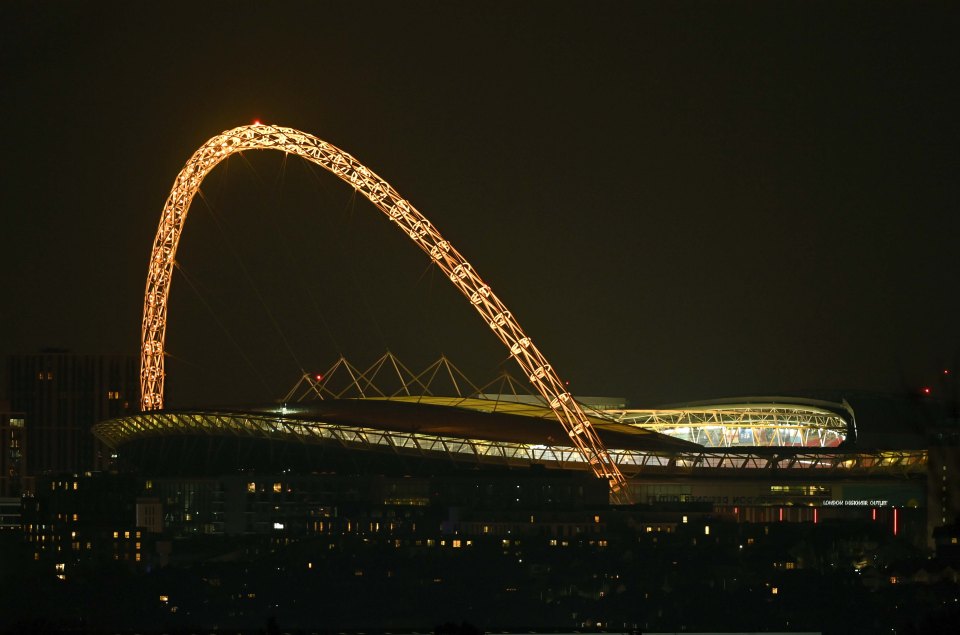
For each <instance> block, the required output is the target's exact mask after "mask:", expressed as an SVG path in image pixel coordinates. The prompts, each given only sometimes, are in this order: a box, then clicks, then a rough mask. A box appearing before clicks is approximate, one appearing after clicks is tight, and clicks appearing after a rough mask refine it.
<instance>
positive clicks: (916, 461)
mask: <svg viewBox="0 0 960 635" xmlns="http://www.w3.org/2000/svg"><path fill="white" fill-rule="evenodd" d="M388 357H389V356H385V358H383V359H381V360H379V361H378V363H377V364H375V365H374V366H371V367H369V368H367V369H359V368H356V367H353V366H352V365H350V364H349V362H347V361H346V360H343V359H341V360H338V362H337V363H336V364H334V366H333V367H331V369H329V370H328V371H327V372H326V373H321V374H318V375H315V376H311V375H305V376H304V377H303V379H302V380H301V382H300V384H298V385H297V386H296V387H295V388H294V389H293V390H292V391H291V392H290V393H289V394H288V395H287V397H286V399H285V400H284V401H282V402H280V403H276V404H269V405H266V406H254V407H244V408H226V409H224V408H218V409H190V410H164V411H155V412H144V413H139V414H134V415H130V416H126V417H120V418H117V419H112V420H109V421H105V422H103V423H100V424H98V425H97V426H96V427H95V429H94V432H95V434H96V436H97V437H98V438H99V439H100V440H101V441H102V442H103V443H105V444H106V445H108V446H109V447H111V448H113V450H114V453H115V458H116V459H117V460H118V461H120V462H121V464H124V463H125V464H126V465H131V466H132V465H135V466H136V467H137V469H138V470H139V471H140V472H141V473H143V474H145V475H147V476H151V477H156V478H159V479H163V478H166V479H173V480H175V481H177V482H181V481H182V480H183V479H191V478H193V479H209V478H211V477H214V476H216V475H226V474H244V473H246V474H287V475H289V474H311V473H312V474H326V475H336V476H337V477H338V478H339V477H343V476H352V477H355V478H360V479H368V480H369V479H374V480H376V479H381V481H382V480H383V479H386V480H387V481H388V482H390V483H393V488H394V492H395V490H396V483H404V482H406V483H410V482H421V483H424V485H423V487H422V488H421V489H420V490H417V492H413V493H409V492H408V494H409V495H404V496H399V497H398V496H396V495H392V494H391V493H390V492H389V491H386V490H383V488H377V487H372V488H368V490H369V491H368V493H367V497H368V500H367V502H368V503H370V504H388V503H390V504H397V502H398V501H400V502H401V503H402V502H403V501H406V503H407V504H409V505H415V506H424V505H436V504H443V505H447V506H453V507H456V506H461V505H464V504H466V503H465V501H466V500H467V499H469V500H470V501H474V499H473V498H470V496H471V495H469V494H467V493H466V490H467V489H470V488H474V489H476V490H479V489H480V488H483V487H485V488H487V490H489V491H490V492H494V491H497V492H499V491H500V488H502V487H507V488H509V489H523V490H524V496H523V501H522V503H523V505H526V506H531V505H532V506H533V507H537V506H540V507H543V506H547V507H549V506H551V505H553V506H556V505H560V504H561V503H560V500H561V498H562V499H563V500H564V501H565V502H564V503H563V504H564V505H567V506H569V505H571V504H573V503H572V502H571V501H573V499H570V498H569V497H566V498H563V497H555V496H552V494H551V492H556V491H559V490H555V489H554V488H557V487H559V488H561V489H562V486H563V483H565V482H567V481H565V480H564V479H571V478H572V479H575V480H576V481H577V482H579V483H581V484H582V483H588V484H589V483H592V482H593V481H594V480H595V479H593V477H592V474H591V473H590V471H589V466H588V465H586V463H585V461H584V459H583V457H582V456H581V454H580V453H579V452H577V450H576V448H575V447H573V446H572V444H571V443H570V441H569V438H568V437H567V435H566V434H564V431H563V430H562V429H561V428H560V427H559V425H558V424H557V423H556V421H555V420H554V419H553V412H552V411H551V410H550V409H549V408H547V407H546V406H545V405H544V404H543V403H541V402H539V401H538V398H537V397H535V396H530V395H524V394H522V393H519V392H517V391H515V390H513V388H514V387H515V384H514V383H513V382H510V381H508V382H507V384H506V385H508V386H510V388H511V389H510V390H507V391H501V392H489V387H487V389H484V388H477V387H476V386H475V385H473V384H471V383H469V381H468V380H466V378H465V377H463V376H462V374H459V371H457V370H456V368H455V367H453V366H452V365H450V364H449V362H447V361H446V360H445V359H441V360H439V361H438V362H437V363H435V364H434V365H433V366H431V367H428V369H427V370H425V371H423V372H421V373H411V372H409V371H406V372H403V371H401V370H400V369H401V368H402V369H404V370H405V368H406V367H404V366H402V365H401V364H397V363H395V360H390V359H388ZM385 360H386V362H390V363H389V364H388V363H386V362H385ZM383 368H393V369H394V370H395V371H396V376H395V377H393V380H394V381H393V385H392V386H391V387H390V388H381V387H378V382H377V380H378V378H379V380H381V383H382V380H383V379H384V377H383V373H381V371H382V370H383ZM431 369H432V370H431ZM441 369H442V370H443V372H442V373H441V372H438V370H441ZM338 371H340V377H341V378H342V377H347V378H349V379H347V381H346V382H345V383H344V382H341V385H339V386H335V381H334V377H335V376H336V375H337V372H338ZM438 375H444V376H446V377H448V378H449V379H450V380H452V381H451V382H448V383H449V384H450V385H451V386H454V387H455V388H453V390H451V391H450V393H451V396H438V394H437V393H438V392H439V391H438V389H437V388H436V387H435V386H434V385H433V384H430V383H429V382H426V381H425V380H424V379H423V378H424V377H436V376H438ZM388 383H389V382H388ZM503 385H504V384H503V383H501V387H502V386H503ZM397 386H399V387H397ZM581 402H582V405H583V407H584V410H585V412H587V413H588V414H589V416H590V420H591V423H593V425H594V427H595V428H596V430H597V431H598V433H599V435H600V437H601V439H602V441H603V443H604V445H605V446H606V447H607V448H608V449H609V451H610V454H611V456H612V457H613V459H614V460H615V461H616V462H617V464H618V466H619V467H620V470H621V471H622V472H623V474H624V476H625V477H626V478H627V479H628V484H629V495H630V498H631V500H632V501H633V503H634V504H635V508H637V509H641V508H642V509H648V510H650V511H651V512H658V513H659V512H669V513H670V514H673V515H676V516H677V519H675V520H677V521H678V522H679V520H680V519H681V518H687V517H688V515H689V513H690V512H691V511H692V510H695V511H697V512H698V513H699V512H706V513H709V514H714V515H719V516H723V517H725V518H731V519H735V520H737V521H742V522H781V521H782V522H812V523H818V522H825V521H829V520H837V519H845V518H849V519H862V518H869V519H870V520H872V521H876V522H880V523H885V524H886V525H888V526H889V527H890V530H891V531H893V532H905V531H908V532H910V533H911V535H913V536H914V537H915V538H916V539H917V541H918V542H919V541H923V540H927V541H929V536H930V533H931V530H932V528H933V527H935V526H937V525H940V524H943V523H944V522H945V520H944V519H945V518H946V516H947V515H948V509H949V508H952V506H953V505H952V503H951V502H950V501H948V500H946V497H947V495H948V494H947V492H946V491H945V490H944V491H940V488H939V487H937V486H938V485H939V483H933V481H934V480H936V478H939V477H940V476H941V475H940V473H939V472H938V474H937V475H933V474H932V471H931V465H930V463H931V461H930V456H929V452H928V451H927V450H926V449H922V448H920V449H904V448H893V447H889V448H883V449H865V448H863V447H860V446H858V444H857V442H856V426H857V422H856V417H855V409H854V406H852V405H851V404H850V403H847V402H845V401H841V402H827V401H813V400H808V399H798V398H770V397H766V398H750V399H741V400H723V401H717V402H711V403H697V404H686V405H679V406H675V407H671V408H667V409H657V410H630V409H626V408H625V407H624V404H623V403H622V400H616V399H601V398H583V399H581ZM941 459H943V457H941ZM941 459H938V460H936V461H935V462H936V463H937V465H936V466H935V467H936V468H937V469H939V470H942V471H944V472H945V471H946V469H947V466H948V465H950V466H951V467H950V469H951V470H952V466H953V464H955V463H956V461H955V460H954V459H952V458H950V457H947V458H946V459H943V460H941ZM935 477H936V478H935ZM404 479H407V480H404ZM409 479H414V481H410V480H409ZM417 479H419V481H417ZM464 479H466V481H465V480H464ZM531 479H532V480H531ZM554 479H559V480H554ZM241 480H242V479H241ZM268 480H269V479H268ZM387 481H384V482H387ZM455 482H461V483H462V482H469V483H470V487H469V488H463V491H459V490H457V488H453V489H451V487H450V486H448V485H446V484H448V483H455ZM505 484H507V485H505ZM283 487H286V485H284V486H283ZM531 487H532V488H533V489H536V490H537V491H536V492H535V493H532V494H531V493H530V489H531ZM578 487H581V490H582V485H581V486H578ZM388 489H389V488H388ZM455 490H456V491H455ZM457 491H459V493H457ZM471 491H473V490H471ZM591 492H592V493H591ZM458 496H460V497H461V498H463V500H458V498H457V497H458ZM494 498H495V499H496V500H497V501H498V502H497V505H499V506H504V505H506V506H509V504H510V503H513V502H516V503H517V505H516V506H517V507H521V505H520V503H521V499H520V498H516V500H515V501H512V500H511V499H510V497H509V496H506V495H503V496H501V495H500V494H497V495H496V496H494ZM574 498H576V497H574ZM600 498H601V496H599V495H597V493H596V492H593V490H592V489H590V488H589V487H588V493H587V494H583V495H581V498H580V499H577V500H579V502H578V503H576V504H591V503H600V504H605V503H606V501H604V500H600ZM380 499H382V500H380ZM555 499H556V500H555ZM474 502H475V501H474ZM470 504H473V503H470ZM491 504H492V503H491ZM268 520H269V519H268ZM266 524H267V525H268V526H269V525H270V523H269V522H267V523H266Z"/></svg>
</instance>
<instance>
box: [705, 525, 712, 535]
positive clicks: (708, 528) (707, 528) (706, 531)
mask: <svg viewBox="0 0 960 635" xmlns="http://www.w3.org/2000/svg"><path fill="white" fill-rule="evenodd" d="M703 535H704V536H709V535H710V525H704V527H703Z"/></svg>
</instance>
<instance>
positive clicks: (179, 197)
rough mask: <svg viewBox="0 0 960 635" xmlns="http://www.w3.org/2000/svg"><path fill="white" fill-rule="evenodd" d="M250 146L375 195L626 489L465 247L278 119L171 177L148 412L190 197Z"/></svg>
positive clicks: (145, 380) (213, 148)
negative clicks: (466, 255)
mask: <svg viewBox="0 0 960 635" xmlns="http://www.w3.org/2000/svg"><path fill="white" fill-rule="evenodd" d="M245 150H277V151H280V152H285V153H287V154H293V155H296V156H299V157H302V158H303V159H306V160H307V161H310V162H312V163H315V164H317V165H319V166H320V167H322V168H324V169H326V170H328V171H329V172H331V173H333V174H334V175H336V176H337V177H339V178H340V179H342V180H343V181H346V182H347V183H349V184H350V185H351V186H352V187H353V188H354V189H355V190H356V191H357V192H360V193H361V194H363V195H364V196H365V197H366V198H367V199H368V200H370V202H371V203H373V204H374V206H376V208H377V209H379V210H380V211H381V212H383V214H385V215H386V216H387V218H388V219H389V220H390V221H391V222H393V223H395V224H396V225H397V227H398V229H400V230H401V231H402V232H404V233H405V234H406V235H407V236H408V237H409V238H410V240H411V241H413V243H414V244H415V245H416V246H417V247H419V248H420V249H421V250H423V251H424V252H426V253H427V255H428V256H429V257H430V259H431V260H432V261H433V263H435V264H436V266H437V267H439V268H440V270H441V271H443V272H444V274H446V276H447V277H448V279H449V280H450V282H451V283H452V284H453V285H454V286H455V287H456V288H457V289H458V290H459V291H460V292H461V293H462V294H463V295H464V296H465V297H466V298H467V299H468V300H469V302H470V304H471V305H472V306H473V307H474V308H475V309H476V311H477V312H478V313H479V314H480V316H481V318H482V319H483V320H484V322H485V323H486V324H487V325H488V326H489V327H490V329H491V331H492V332H493V334H494V335H495V336H496V337H497V338H498V339H499V340H500V341H501V342H502V343H503V344H504V346H506V348H507V350H508V351H509V352H510V356H511V357H513V359H514V360H516V362H517V364H519V366H520V368H521V369H522V370H523V373H524V375H525V376H526V377H527V379H528V380H529V381H530V384H531V385H532V386H533V388H534V389H535V390H536V392H537V393H538V394H540V395H541V396H542V397H543V398H544V400H545V401H546V403H547V404H548V405H549V407H550V409H551V410H553V412H554V413H555V415H556V418H557V419H558V420H559V421H560V423H561V424H562V426H563V428H564V430H565V431H566V433H567V435H568V436H569V438H570V440H571V442H572V444H573V447H574V448H575V450H576V452H577V454H578V455H579V456H580V457H582V459H583V461H584V462H585V463H586V464H587V465H589V466H590V468H591V469H592V471H593V472H594V474H596V475H597V476H598V477H600V478H604V479H606V480H607V481H608V482H609V484H610V489H611V491H612V492H613V493H614V495H616V494H617V493H618V492H620V491H621V490H623V488H624V487H625V485H626V481H625V479H624V477H623V475H622V474H621V472H620V470H619V469H618V468H617V464H616V462H615V461H614V459H613V458H612V457H611V455H610V453H609V452H607V450H606V448H605V447H604V445H603V443H602V442H601V440H600V438H599V436H598V435H597V433H596V431H595V430H594V429H593V426H592V424H591V423H590V421H589V419H588V418H587V416H586V415H585V414H584V413H583V410H582V409H581V407H580V406H579V405H578V404H577V403H576V401H575V400H574V399H573V398H572V396H571V394H570V393H569V392H568V391H567V390H566V388H565V386H564V384H563V382H562V381H561V380H560V378H559V377H558V375H557V373H556V371H555V370H554V369H553V367H552V366H551V365H550V364H549V363H548V361H547V359H546V358H545V357H544V355H543V354H542V353H541V352H540V350H539V349H538V348H537V347H536V345H534V343H533V341H532V340H531V339H530V337H528V336H527V335H526V333H524V331H523V329H521V327H520V325H519V324H518V323H517V321H516V319H515V318H514V317H513V314H512V313H511V312H510V311H509V310H508V309H507V307H506V305H505V304H504V303H503V302H502V301H501V300H500V299H499V298H498V297H497V295H496V294H495V293H494V292H493V290H492V289H491V288H490V285H488V284H486V283H485V282H484V281H483V280H482V279H481V278H480V276H479V275H477V273H476V272H475V271H474V270H473V268H472V267H471V266H470V264H469V263H468V262H467V260H466V259H465V258H464V257H463V256H462V255H461V254H460V252H458V251H457V250H456V249H455V248H454V247H453V245H451V244H450V243H449V242H448V241H447V240H445V239H444V238H443V236H441V235H440V233H439V232H438V231H437V230H436V228H434V226H433V225H432V224H431V223H430V221H429V220H427V218H426V217H425V216H424V215H423V214H421V213H420V212H419V211H417V209H416V208H414V206H413V205H411V204H410V203H409V202H408V201H407V200H406V199H404V198H403V197H402V196H400V194H399V193H398V192H397V191H396V190H394V189H393V187H391V186H390V184H389V183H387V182H386V181H385V180H384V179H382V178H381V177H379V176H378V175H377V174H375V173H374V172H373V171H372V170H370V169H369V168H367V167H366V166H364V165H363V164H362V163H360V162H359V161H357V160H356V159H355V158H354V157H353V156H351V155H350V154H348V153H346V152H344V151H343V150H341V149H339V148H337V147H335V146H333V145H331V144H329V143H327V142H325V141H322V140H320V139H318V138H317V137H314V136H313V135H310V134H307V133H305V132H301V131H299V130H294V129H292V128H284V127H280V126H268V125H259V124H255V125H250V126H240V127H238V128H234V129H232V130H228V131H225V132H223V133H221V134H219V135H217V136H215V137H213V138H211V139H210V140H209V141H207V142H206V143H205V144H203V146H201V147H200V149H198V150H197V151H196V152H195V153H194V154H193V156H192V157H190V160H189V161H187V163H186V165H185V166H184V167H183V169H182V170H181V171H180V173H179V174H178V175H177V178H176V180H175V181H174V185H173V188H172V189H171V191H170V195H169V196H168V197H167V201H166V204H165V205H164V208H163V214H162V217H161V220H160V226H159V228H158V230H157V235H156V238H155V239H154V243H153V249H152V252H151V255H150V263H149V267H148V271H147V284H146V291H145V293H144V306H143V324H142V337H141V366H140V383H141V402H140V405H141V409H142V410H143V411H144V412H150V411H156V410H162V409H163V403H164V402H163V400H164V394H163V389H164V379H165V375H164V346H165V338H166V330H167V317H168V316H167V302H168V298H169V295H170V285H171V281H172V274H173V266H174V259H175V257H176V252H177V245H178V243H179V241H180V235H181V233H182V232H183V227H184V223H185V221H186V218H187V212H188V211H189V209H190V204H191V202H192V201H193V197H194V196H195V195H196V193H197V192H198V191H199V189H200V185H201V183H202V182H203V180H204V178H205V177H206V176H207V174H208V173H209V172H210V171H211V170H212V169H213V168H214V167H216V166H217V165H218V164H219V163H220V162H221V161H223V160H224V159H226V158H227V157H229V156H231V155H232V154H235V153H237V152H243V151H245Z"/></svg>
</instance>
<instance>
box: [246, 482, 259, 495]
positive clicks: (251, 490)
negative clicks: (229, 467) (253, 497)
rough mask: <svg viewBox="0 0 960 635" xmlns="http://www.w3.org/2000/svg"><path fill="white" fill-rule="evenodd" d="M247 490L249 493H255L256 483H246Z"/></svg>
mask: <svg viewBox="0 0 960 635" xmlns="http://www.w3.org/2000/svg"><path fill="white" fill-rule="evenodd" d="M247 492H249V493H250V494H255V493H256V492H257V484H256V483H247Z"/></svg>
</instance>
